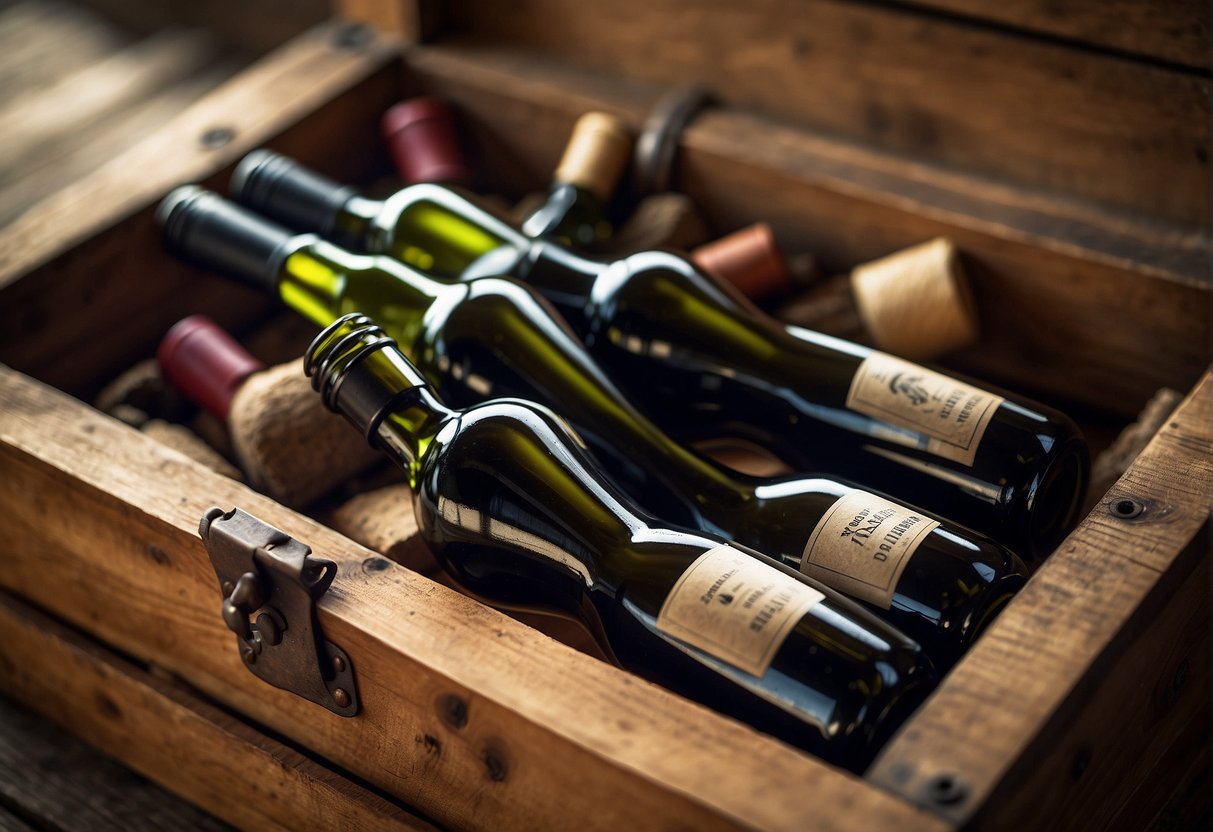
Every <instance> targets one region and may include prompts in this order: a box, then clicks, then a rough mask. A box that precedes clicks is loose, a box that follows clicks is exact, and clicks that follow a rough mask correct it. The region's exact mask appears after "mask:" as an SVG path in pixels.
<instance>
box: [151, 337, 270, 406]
mask: <svg viewBox="0 0 1213 832" xmlns="http://www.w3.org/2000/svg"><path fill="white" fill-rule="evenodd" d="M156 361H157V362H159V364H160V372H161V374H162V375H163V376H164V379H165V381H167V382H168V383H169V384H171V385H173V386H174V387H176V388H177V389H178V390H180V391H181V392H182V393H184V394H185V395H186V396H187V397H188V398H189V399H190V400H191V401H193V402H195V403H196V404H198V405H199V406H200V407H202V408H204V409H206V410H209V411H210V412H211V413H213V414H215V415H216V416H218V417H219V418H220V419H222V420H223V421H224V422H226V421H227V417H228V413H229V412H230V410H231V407H232V398H233V397H234V396H235V395H236V391H237V390H239V389H240V385H241V384H243V383H244V380H245V379H246V378H248V377H249V376H250V375H252V374H253V373H255V372H257V371H259V370H262V369H264V368H265V365H264V364H262V363H261V362H260V361H258V360H257V359H255V358H253V357H252V356H251V355H249V354H248V351H246V350H245V349H244V347H242V346H240V344H238V343H236V341H235V340H234V339H233V338H232V336H230V335H228V334H227V333H226V332H224V331H223V329H221V328H220V327H219V325H218V324H216V323H215V322H214V321H212V320H211V319H210V318H208V317H206V316H205V315H191V316H190V317H188V318H183V319H182V320H180V321H178V322H177V323H176V324H174V325H173V328H172V329H170V330H169V331H168V332H167V333H166V334H165V336H164V338H163V339H162V340H161V341H160V346H159V348H158V349H157V350H156Z"/></svg>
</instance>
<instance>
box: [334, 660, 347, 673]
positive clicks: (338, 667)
mask: <svg viewBox="0 0 1213 832" xmlns="http://www.w3.org/2000/svg"><path fill="white" fill-rule="evenodd" d="M333 670H335V671H337V672H338V673H344V672H345V659H343V658H341V657H340V656H333Z"/></svg>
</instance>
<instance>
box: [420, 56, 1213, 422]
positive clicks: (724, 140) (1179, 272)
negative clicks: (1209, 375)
mask: <svg viewBox="0 0 1213 832" xmlns="http://www.w3.org/2000/svg"><path fill="white" fill-rule="evenodd" d="M408 69H409V72H410V77H411V82H410V83H411V87H410V89H411V90H414V91H425V92H429V93H433V94H438V95H442V96H445V97H447V98H449V99H451V100H452V101H454V102H455V104H456V106H457V107H458V108H459V111H460V114H461V117H462V122H461V123H462V126H463V128H464V135H466V136H467V138H468V146H469V152H470V153H472V154H473V155H474V156H475V158H476V159H477V160H478V162H479V163H480V171H481V174H482V176H483V177H484V178H485V180H486V181H485V182H484V183H483V184H484V185H485V186H486V187H489V188H492V189H500V190H503V191H506V192H512V191H518V190H520V189H525V188H526V187H528V184H527V183H530V184H529V187H532V188H533V187H534V183H535V182H537V181H540V182H541V181H543V180H544V179H545V178H546V177H547V176H549V175H550V174H549V173H548V171H550V170H552V169H553V168H554V167H555V165H556V163H557V161H558V159H559V157H560V152H561V148H562V147H563V144H564V142H565V141H566V140H567V138H568V135H569V132H570V130H571V128H572V124H573V122H574V121H575V119H576V118H577V117H578V116H579V115H580V114H581V113H582V112H584V111H585V110H587V109H603V110H606V111H607V112H611V113H614V114H616V115H618V116H620V117H621V118H623V119H624V120H625V121H626V122H628V123H629V124H631V125H632V126H633V127H634V128H635V129H637V130H639V129H640V126H641V125H642V124H643V123H644V120H645V117H646V115H647V113H648V111H649V108H650V107H651V106H652V105H653V102H654V101H655V100H656V99H657V97H658V96H659V95H660V90H658V89H655V88H654V87H652V86H650V85H645V84H637V83H633V82H628V81H622V80H619V79H616V78H609V77H607V76H605V75H601V74H596V73H586V72H584V71H578V70H575V69H570V68H568V67H567V66H566V65H564V64H559V63H552V62H540V61H536V60H534V59H532V58H531V57H530V56H528V55H526V54H525V53H522V52H518V51H515V50H502V49H496V48H493V49H479V48H477V49H464V48H447V47H438V46H435V47H418V48H415V49H413V50H411V51H410V52H409V55H408ZM675 187H676V188H678V189H679V190H683V191H685V192H686V193H687V194H689V195H690V196H691V197H692V198H693V199H694V200H695V203H696V205H697V206H699V207H700V209H701V210H702V212H703V213H704V215H705V217H706V218H707V219H708V220H709V222H711V223H712V225H713V226H714V227H715V230H716V231H717V233H725V232H727V231H731V230H733V229H735V228H739V227H741V226H743V225H745V224H748V223H751V222H754V221H755V220H757V219H763V220H766V221H768V222H769V223H770V224H771V225H772V227H773V229H774V231H775V233H776V237H777V239H778V240H779V243H780V245H781V247H782V248H783V249H784V250H785V251H788V252H798V251H808V252H812V253H813V254H814V255H816V256H818V257H820V259H821V261H822V263H823V266H824V267H825V268H826V269H827V271H844V270H846V269H849V268H851V267H853V266H855V265H858V264H859V263H862V262H866V261H869V260H873V259H876V258H878V257H881V256H884V255H885V254H888V253H890V252H892V251H895V250H897V249H899V248H904V247H907V246H910V245H913V244H916V243H919V242H922V241H924V240H928V239H931V238H932V237H936V236H940V235H944V236H948V237H951V238H952V239H954V240H955V241H956V243H957V245H958V247H959V248H960V251H961V252H962V262H963V266H964V268H965V272H966V274H967V275H968V277H969V280H970V282H971V284H972V286H973V292H974V302H975V305H976V307H977V310H978V315H979V318H980V320H981V326H982V336H981V342H980V344H979V345H978V346H977V347H975V348H973V349H969V350H966V351H964V352H963V354H956V355H952V356H948V357H947V358H946V359H945V362H944V363H946V364H949V365H952V366H954V367H955V368H956V369H958V370H961V371H963V372H967V373H970V374H972V375H975V376H978V377H982V378H985V379H987V380H990V381H992V382H994V383H998V384H1003V385H1005V386H1008V387H1010V388H1012V389H1016V390H1018V391H1021V392H1030V393H1033V394H1036V395H1038V396H1042V397H1045V398H1048V399H1049V400H1050V401H1052V402H1054V403H1056V404H1059V405H1061V406H1063V407H1068V406H1073V405H1082V406H1088V407H1093V408H1096V409H1099V410H1102V411H1105V412H1110V413H1116V414H1120V415H1123V416H1129V415H1134V414H1136V413H1137V412H1138V411H1139V410H1140V408H1141V407H1142V405H1143V404H1144V403H1145V402H1146V401H1147V400H1148V399H1149V398H1150V397H1151V396H1152V395H1153V394H1154V392H1155V391H1156V390H1157V389H1158V388H1159V387H1163V386H1171V387H1176V388H1179V389H1183V390H1186V389H1188V388H1190V387H1191V386H1192V384H1193V383H1195V381H1196V379H1197V378H1198V377H1199V376H1200V374H1201V372H1202V371H1203V370H1204V368H1205V367H1206V366H1207V365H1208V364H1209V361H1210V314H1209V309H1210V308H1211V304H1213V301H1211V299H1210V298H1211V295H1210V289H1209V264H1210V248H1209V243H1208V239H1207V238H1206V237H1205V236H1204V235H1201V234H1194V233H1181V232H1178V231H1176V230H1174V229H1170V230H1167V229H1160V228H1159V227H1157V226H1155V225H1152V224H1149V223H1135V222H1128V221H1125V220H1123V219H1120V218H1115V217H1112V216H1110V215H1108V214H1107V213H1105V212H1099V211H1092V210H1090V209H1089V208H1085V207H1083V206H1081V205H1078V204H1075V203H1074V202H1072V201H1067V200H1058V199H1047V198H1044V197H1042V196H1040V195H1039V194H1033V193H1031V192H1028V191H1024V190H1020V189H1011V188H1006V187H1002V186H993V185H989V186H982V185H980V184H979V183H978V184H975V183H974V182H973V181H972V180H970V179H966V178H963V177H956V176H953V175H950V174H947V173H944V172H940V171H938V170H937V169H933V168H930V167H928V166H924V165H919V164H914V163H906V162H898V161H897V160H895V159H892V158H890V157H889V156H887V155H881V154H874V153H871V152H870V151H867V150H864V149H862V148H858V147H856V146H854V145H850V144H847V143H839V142H837V141H833V140H830V139H827V138H823V137H821V136H815V135H810V134H807V133H805V132H803V131H800V130H794V129H791V128H788V127H786V126H783V125H780V124H778V123H774V122H771V121H770V120H768V119H764V118H762V117H759V116H755V115H752V114H749V113H745V112H741V111H738V110H734V109H728V108H724V109H718V110H711V111H708V112H706V113H704V114H703V115H701V116H700V117H699V118H698V119H696V120H695V121H694V122H693V123H692V124H691V126H690V127H689V128H688V129H687V130H686V132H685V133H684V134H683V137H682V143H681V145H680V149H679V153H678V156H677V160H676V176H675ZM1058 356H1066V360H1065V361H1064V362H1062V361H1058V360H1057V357H1058Z"/></svg>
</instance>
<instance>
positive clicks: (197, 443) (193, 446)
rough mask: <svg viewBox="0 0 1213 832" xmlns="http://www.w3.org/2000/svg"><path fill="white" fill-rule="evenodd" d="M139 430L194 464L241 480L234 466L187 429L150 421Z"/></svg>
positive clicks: (156, 420) (161, 421)
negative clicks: (198, 463) (199, 464)
mask: <svg viewBox="0 0 1213 832" xmlns="http://www.w3.org/2000/svg"><path fill="white" fill-rule="evenodd" d="M139 429H140V430H141V431H143V433H145V434H146V435H148V436H150V437H152V438H153V439H155V440H156V441H157V442H159V443H160V444H162V445H165V446H167V447H169V448H172V449H173V450H175V451H177V452H179V453H181V454H183V455H185V456H188V457H189V458H190V459H192V460H194V461H195V462H200V463H202V464H203V465H205V466H206V467H207V468H210V469H211V470H212V471H214V472H215V473H217V474H223V476H225V477H230V478H231V479H234V480H241V479H243V477H242V476H241V474H240V471H239V470H237V469H236V466H234V465H232V464H231V463H230V462H228V461H227V460H226V459H224V458H223V456H222V455H221V454H220V453H219V452H218V451H216V450H215V449H214V448H212V447H211V446H210V445H208V444H206V442H204V441H203V440H202V438H201V437H200V436H198V435H197V434H196V433H194V432H193V431H191V430H190V429H189V428H186V427H183V426H182V425H176V424H173V423H172V422H166V421H164V420H163V419H151V420H149V421H147V422H145V423H144V424H143V425H142V426H141V427H140V428H139Z"/></svg>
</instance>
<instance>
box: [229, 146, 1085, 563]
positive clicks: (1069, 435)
mask: <svg viewBox="0 0 1213 832" xmlns="http://www.w3.org/2000/svg"><path fill="white" fill-rule="evenodd" d="M233 188H234V190H235V191H236V193H237V194H239V196H240V198H241V199H242V201H244V202H246V203H247V204H249V205H251V206H253V207H254V208H256V209H257V210H259V211H261V212H263V213H266V214H268V215H270V216H273V217H276V218H280V219H282V220H284V221H286V222H288V223H290V224H292V225H294V226H295V227H300V228H308V229H315V230H319V231H321V232H322V233H325V234H326V235H332V237H333V238H334V239H336V240H339V241H341V242H342V243H344V244H345V245H347V246H349V247H351V248H354V249H357V250H360V251H368V252H374V253H383V254H390V255H392V256H393V257H396V258H397V259H399V260H401V261H402V262H404V263H408V264H410V265H413V266H415V267H416V268H419V269H422V270H424V271H426V272H429V273H431V274H433V275H434V276H436V277H439V278H442V279H449V280H454V279H462V280H473V279H475V278H477V277H480V276H483V275H509V276H512V277H515V278H517V279H519V280H522V281H525V282H526V283H528V284H529V285H531V286H532V287H534V288H535V289H537V290H538V291H539V292H540V293H542V294H543V296H544V297H546V298H547V299H548V300H549V301H550V302H552V303H553V304H555V305H556V307H557V308H558V309H559V311H560V312H561V313H562V315H563V316H564V318H565V319H566V320H567V322H568V323H569V324H570V325H571V326H572V327H573V329H574V331H575V332H576V333H577V334H578V335H579V336H580V337H581V338H582V339H583V341H584V342H585V345H586V347H587V348H588V349H589V350H590V352H591V353H592V354H593V356H594V358H595V359H596V361H597V362H598V363H599V364H600V365H601V366H602V367H603V368H604V369H605V370H606V371H607V372H608V373H609V374H610V376H611V377H612V378H613V379H614V380H615V381H616V383H617V384H618V385H619V386H620V387H621V388H623V390H624V392H627V393H630V394H632V395H633V396H634V397H635V401H636V402H637V403H638V404H639V405H640V406H641V407H642V408H643V409H644V410H645V411H646V413H648V415H649V416H651V417H652V418H653V419H654V421H656V422H657V423H658V424H660V425H661V427H662V429H663V430H665V431H666V432H667V433H669V434H671V435H673V436H674V437H676V438H678V439H680V440H683V441H692V440H695V439H698V438H704V437H707V436H709V435H711V434H717V435H720V434H729V433H731V434H733V435H736V436H739V437H742V438H747V439H750V440H753V441H755V442H757V443H758V444H760V445H762V446H764V447H766V448H768V449H769V450H770V451H771V452H772V453H774V454H775V455H776V456H778V457H781V458H782V459H784V460H785V461H787V462H788V463H789V464H791V465H793V466H794V467H796V468H798V469H800V470H821V471H827V472H829V473H831V474H834V475H838V476H843V477H850V478H852V479H856V480H859V481H860V482H863V483H867V484H873V485H875V484H878V485H879V487H880V488H881V489H882V490H885V491H888V492H891V493H893V494H895V495H905V496H906V497H909V496H911V495H912V500H911V501H912V502H913V503H914V504H915V505H917V506H919V507H922V508H925V509H927V510H928V511H933V512H935V513H938V514H942V515H944V516H947V517H950V518H952V519H954V520H956V521H958V522H960V523H962V524H963V525H966V526H969V527H971V528H973V529H976V530H978V531H980V532H983V533H986V534H989V535H992V536H994V537H995V538H997V539H999V540H1001V541H1003V542H1005V543H1007V544H1008V545H1010V546H1011V547H1012V548H1015V549H1017V550H1018V551H1020V552H1021V553H1023V554H1025V555H1027V556H1028V557H1030V558H1032V559H1040V558H1042V557H1044V556H1045V555H1047V554H1048V553H1049V552H1050V551H1052V549H1053V548H1054V547H1055V546H1056V544H1057V543H1059V542H1060V541H1061V539H1062V538H1063V537H1064V536H1065V534H1066V533H1067V532H1068V531H1069V530H1070V529H1071V528H1072V527H1073V526H1074V524H1075V523H1076V522H1077V520H1078V517H1079V515H1080V512H1081V506H1082V498H1083V492H1084V490H1085V488H1086V483H1087V478H1088V473H1089V469H1090V461H1089V454H1088V451H1087V447H1086V443H1085V441H1084V440H1083V438H1082V435H1081V433H1080V432H1079V431H1078V428H1077V427H1076V426H1075V425H1074V423H1073V422H1072V421H1071V420H1070V419H1069V418H1067V417H1066V416H1064V415H1063V414H1061V413H1059V412H1057V411H1055V410H1053V409H1051V408H1048V407H1045V406H1044V405H1040V404H1037V403H1035V402H1032V401H1030V400H1028V399H1026V398H1023V397H1018V396H1014V395H1011V394H1009V393H995V392H991V391H987V390H984V389H982V388H981V387H979V386H977V385H976V384H972V383H970V382H967V381H963V380H959V379H955V378H953V377H951V376H949V375H945V374H943V373H939V372H936V371H933V370H930V369H927V368H925V367H921V366H919V365H916V364H911V363H909V362H906V361H899V360H897V359H895V358H893V357H892V356H890V355H887V354H885V353H881V352H879V351H877V350H873V349H870V348H867V347H863V346H859V345H856V344H853V343H850V342H846V341H842V340H840V339H838V338H833V337H830V336H828V335H824V334H820V333H815V332H812V331H810V330H805V329H801V328H799V327H794V326H783V325H781V324H779V323H778V322H777V321H775V320H773V319H771V318H769V317H768V316H766V315H764V314H762V313H761V312H760V311H759V310H758V309H757V308H755V307H754V306H753V305H752V304H751V303H750V302H749V301H747V300H746V299H745V298H744V297H743V296H741V295H740V293H738V292H737V291H736V290H735V289H732V288H731V287H724V286H722V285H720V284H719V283H717V282H715V281H713V280H712V279H711V278H709V277H708V276H707V275H705V274H704V273H703V272H702V271H700V270H699V269H697V268H696V267H695V266H694V265H692V264H691V263H690V262H688V261H687V260H686V259H685V258H683V257H681V256H679V255H677V254H674V253H673V252H667V251H647V252H639V253H636V254H633V255H630V256H627V257H624V258H621V259H618V260H615V261H613V262H611V263H605V262H601V261H598V260H594V259H593V258H590V257H585V256H582V255H579V254H576V253H574V252H571V251H570V250H568V249H566V248H563V247H561V246H559V245H556V244H554V243H552V242H551V241H548V240H531V239H528V238H527V237H526V236H525V235H523V234H521V233H519V232H518V231H517V230H516V229H514V228H512V227H510V226H509V225H508V223H506V222H504V221H502V220H501V219H499V218H497V217H496V216H495V215H493V214H491V213H489V212H487V211H485V210H483V209H481V208H479V207H478V206H476V205H474V204H472V203H471V202H469V201H468V200H466V199H465V198H464V197H462V196H461V195H460V194H459V193H458V192H456V191H453V190H450V189H445V188H440V187H438V186H433V185H415V186H412V187H410V188H405V189H403V190H401V191H398V192H397V193H396V194H394V195H392V196H391V197H389V198H388V199H387V200H386V201H383V202H376V201H372V200H366V199H363V198H361V197H358V196H356V195H354V192H353V191H352V190H350V189H347V188H342V187H340V186H337V185H335V184H334V183H332V182H331V181H329V180H327V179H325V178H323V177H321V176H318V175H316V174H314V173H311V172H310V171H307V170H305V169H303V168H301V167H299V166H298V165H296V164H295V163H293V162H291V161H290V160H289V159H285V158H283V157H281V156H276V155H274V154H269V153H266V152H264V151H262V152H259V153H256V154H252V155H250V156H249V157H246V158H245V160H244V161H242V162H241V164H240V165H239V167H238V170H237V177H236V178H235V180H234V184H233Z"/></svg>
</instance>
